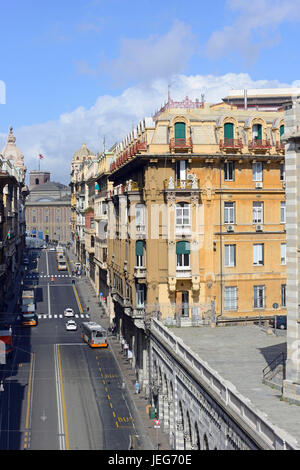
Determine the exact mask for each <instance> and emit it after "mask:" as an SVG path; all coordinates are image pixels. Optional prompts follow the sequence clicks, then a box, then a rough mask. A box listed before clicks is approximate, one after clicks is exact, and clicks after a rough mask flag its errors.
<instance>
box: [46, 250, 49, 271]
mask: <svg viewBox="0 0 300 470" xmlns="http://www.w3.org/2000/svg"><path fill="white" fill-rule="evenodd" d="M46 265H47V274H48V275H49V261H48V251H46Z"/></svg>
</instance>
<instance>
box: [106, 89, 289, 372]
mask: <svg viewBox="0 0 300 470" xmlns="http://www.w3.org/2000/svg"><path fill="white" fill-rule="evenodd" d="M283 132H284V116H283V111H281V110H276V111H261V110H257V109H251V110H248V109H238V108H236V107H233V106H231V105H228V104H226V103H219V104H217V105H209V104H207V103H202V102H200V101H197V100H196V101H195V102H193V101H191V100H189V99H188V98H186V99H185V100H183V101H182V102H174V101H172V100H169V101H168V103H167V104H166V105H165V106H164V107H163V108H162V109H161V110H160V111H159V112H158V113H156V115H154V117H153V118H145V119H144V120H143V121H141V123H140V124H139V125H138V126H137V128H136V129H135V130H134V131H133V132H131V133H130V134H129V135H128V136H127V138H126V139H124V141H122V142H121V143H120V144H119V145H118V146H117V147H116V151H115V159H114V161H113V163H112V165H111V167H110V172H111V174H110V176H109V178H110V180H111V182H112V183H113V188H112V190H110V191H108V193H107V204H108V260H107V267H108V284H109V292H110V295H109V304H110V311H111V312H112V313H111V315H112V317H115V320H116V322H117V324H118V328H119V331H120V333H121V335H124V336H126V337H127V341H128V342H129V347H130V349H131V350H132V351H133V352H134V357H135V359H136V358H139V360H140V361H141V363H142V362H144V365H145V358H146V356H147V351H146V344H145V342H144V328H145V324H146V325H147V318H150V317H151V316H153V315H154V316H157V317H158V318H161V319H163V320H165V321H166V322H169V323H170V324H177V325H184V324H186V325H188V324H195V325H196V324H200V323H201V322H202V321H205V320H207V319H209V320H210V321H212V322H213V323H214V322H216V321H218V322H220V321H221V320H222V319H224V318H225V319H239V318H246V317H251V318H264V317H266V318H267V317H268V316H271V315H274V313H275V310H274V305H275V306H276V305H277V309H276V313H277V314H279V313H282V314H284V313H285V312H286V266H285V265H286V236H285V164H284V145H283V143H282V142H281V136H282V135H283ZM143 357H144V361H143ZM135 359H134V360H135ZM143 367H144V366H143ZM144 375H145V376H147V374H144Z"/></svg>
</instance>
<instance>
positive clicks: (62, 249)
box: [56, 246, 65, 261]
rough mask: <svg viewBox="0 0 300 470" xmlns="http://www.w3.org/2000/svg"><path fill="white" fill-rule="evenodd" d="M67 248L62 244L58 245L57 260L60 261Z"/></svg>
mask: <svg viewBox="0 0 300 470" xmlns="http://www.w3.org/2000/svg"><path fill="white" fill-rule="evenodd" d="M64 253H65V250H64V248H63V247H62V246H57V247H56V261H58V259H59V257H60V256H61V255H62V256H64Z"/></svg>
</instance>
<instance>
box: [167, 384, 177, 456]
mask: <svg viewBox="0 0 300 470" xmlns="http://www.w3.org/2000/svg"><path fill="white" fill-rule="evenodd" d="M168 408H169V411H168V414H169V424H170V425H169V443H170V445H171V446H172V447H173V448H175V435H174V430H175V428H176V425H175V424H176V423H175V403H174V389H173V384H172V381H171V380H170V381H169V387H168Z"/></svg>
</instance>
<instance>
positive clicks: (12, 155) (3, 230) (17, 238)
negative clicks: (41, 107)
mask: <svg viewBox="0 0 300 470" xmlns="http://www.w3.org/2000/svg"><path fill="white" fill-rule="evenodd" d="M25 175H26V167H25V165H24V156H23V154H22V152H21V151H20V150H19V148H18V147H17V146H16V138H15V136H14V133H13V128H12V127H11V128H10V131H9V135H8V138H7V144H6V145H5V146H4V148H3V149H2V151H1V153H0V281H1V282H0V311H3V309H5V298H6V296H7V294H8V293H9V291H10V289H11V288H12V287H13V285H14V283H15V280H16V276H17V274H18V271H19V268H20V265H21V262H22V256H23V252H24V249H25V235H26V232H25V200H26V197H27V196H28V192H29V191H28V187H27V186H26V185H25Z"/></svg>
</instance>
